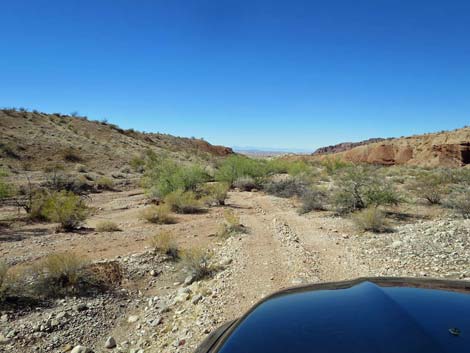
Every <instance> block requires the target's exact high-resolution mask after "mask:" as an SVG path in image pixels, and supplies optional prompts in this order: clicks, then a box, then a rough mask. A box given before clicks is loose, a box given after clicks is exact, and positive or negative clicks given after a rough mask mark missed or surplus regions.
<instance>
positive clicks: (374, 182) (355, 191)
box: [332, 166, 401, 214]
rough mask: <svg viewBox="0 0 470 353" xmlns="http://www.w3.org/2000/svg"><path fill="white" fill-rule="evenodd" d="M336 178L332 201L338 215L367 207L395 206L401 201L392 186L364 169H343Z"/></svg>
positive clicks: (357, 167) (360, 167)
mask: <svg viewBox="0 0 470 353" xmlns="http://www.w3.org/2000/svg"><path fill="white" fill-rule="evenodd" d="M343 169H344V170H343V172H342V173H339V174H338V175H337V176H336V180H335V186H336V189H335V191H334V192H333V196H332V201H333V205H334V207H335V209H336V211H337V212H338V213H340V214H345V213H349V212H354V211H356V210H361V209H363V208H366V207H368V206H372V205H373V206H379V205H396V204H398V203H399V202H400V201H401V198H400V196H399V195H398V193H397V192H396V191H395V189H394V187H393V185H391V184H389V183H386V182H384V181H383V180H380V179H379V178H377V176H376V175H373V174H372V173H371V172H369V171H368V170H367V169H366V168H365V167H362V166H352V167H345V168H343Z"/></svg>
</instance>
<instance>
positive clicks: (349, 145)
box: [312, 137, 387, 156]
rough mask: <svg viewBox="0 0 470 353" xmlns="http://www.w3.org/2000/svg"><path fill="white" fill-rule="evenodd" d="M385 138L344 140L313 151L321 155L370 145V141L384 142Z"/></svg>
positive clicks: (314, 153)
mask: <svg viewBox="0 0 470 353" xmlns="http://www.w3.org/2000/svg"><path fill="white" fill-rule="evenodd" d="M385 140H387V139H384V138H380V137H377V138H370V139H368V140H364V141H359V142H342V143H338V144H336V145H331V146H326V147H320V148H318V149H317V150H316V151H315V152H313V153H312V155H313V156H315V155H320V154H332V153H338V152H344V151H348V150H350V149H352V148H354V147H358V146H363V145H368V144H370V143H375V142H382V141H385Z"/></svg>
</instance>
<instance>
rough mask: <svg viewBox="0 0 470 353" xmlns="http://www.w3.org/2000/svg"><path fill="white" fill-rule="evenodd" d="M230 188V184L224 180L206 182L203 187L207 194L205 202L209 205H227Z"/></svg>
mask: <svg viewBox="0 0 470 353" xmlns="http://www.w3.org/2000/svg"><path fill="white" fill-rule="evenodd" d="M229 189H230V186H229V184H227V183H223V182H219V183H211V184H205V185H204V186H203V188H202V192H203V193H204V194H205V195H206V196H205V202H206V203H207V204H209V205H213V204H215V205H219V206H223V205H225V200H226V199H227V193H228V190H229Z"/></svg>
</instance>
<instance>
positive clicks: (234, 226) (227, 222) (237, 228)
mask: <svg viewBox="0 0 470 353" xmlns="http://www.w3.org/2000/svg"><path fill="white" fill-rule="evenodd" d="M245 232H246V228H245V226H244V225H243V224H241V222H240V217H239V216H237V215H236V214H235V212H233V211H232V210H225V212H224V223H223V224H222V225H221V227H220V230H219V231H218V233H217V235H218V236H220V237H222V238H228V237H230V236H232V235H236V234H240V233H245Z"/></svg>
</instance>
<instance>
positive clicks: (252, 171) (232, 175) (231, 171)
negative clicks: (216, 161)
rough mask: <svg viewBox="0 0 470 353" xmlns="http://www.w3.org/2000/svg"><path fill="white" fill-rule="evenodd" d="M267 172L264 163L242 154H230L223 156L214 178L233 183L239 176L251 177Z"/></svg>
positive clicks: (255, 177)
mask: <svg viewBox="0 0 470 353" xmlns="http://www.w3.org/2000/svg"><path fill="white" fill-rule="evenodd" d="M266 174H267V169H266V164H265V163H264V162H262V161H257V160H254V159H250V158H248V157H243V156H238V155H234V156H230V157H227V158H225V159H224V160H223V161H222V162H221V164H220V165H219V167H218V169H217V171H216V173H215V179H216V180H217V181H223V182H226V183H229V184H230V185H233V183H234V182H235V181H236V180H237V179H239V178H241V177H251V178H253V179H257V178H261V177H264V176H265V175H266Z"/></svg>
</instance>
